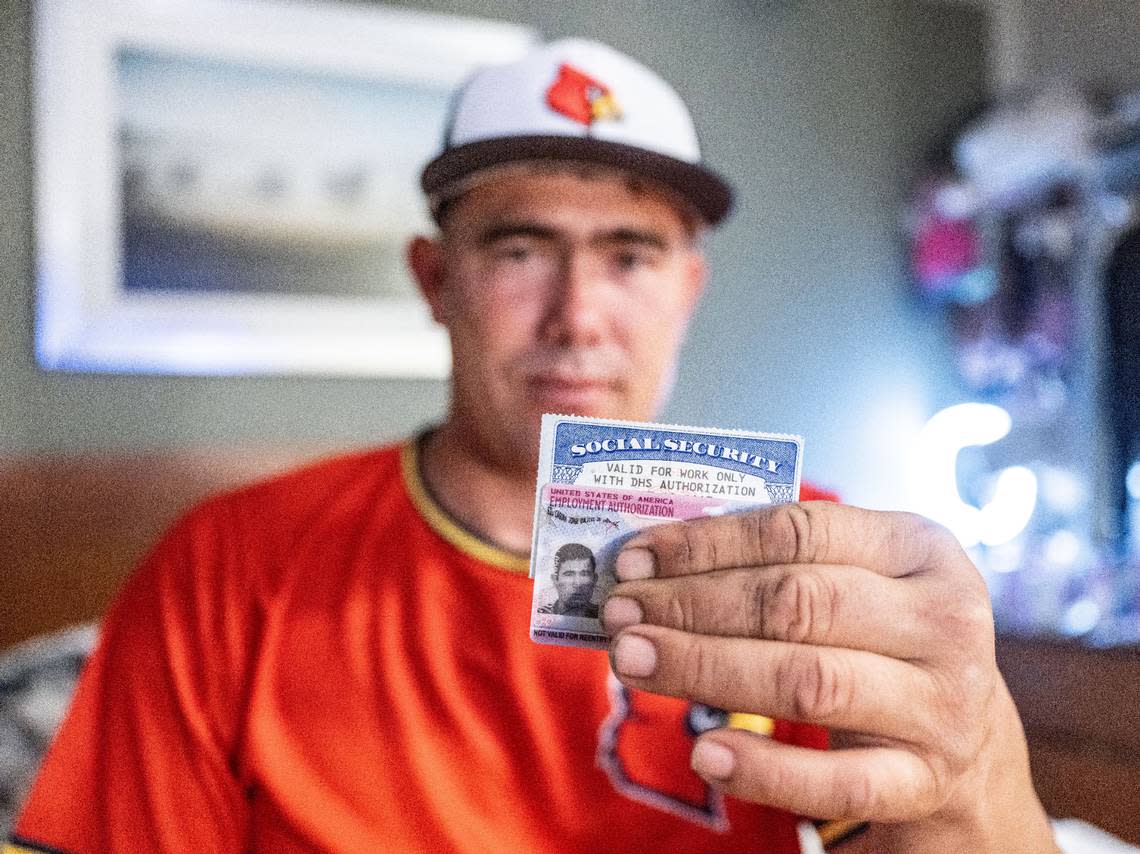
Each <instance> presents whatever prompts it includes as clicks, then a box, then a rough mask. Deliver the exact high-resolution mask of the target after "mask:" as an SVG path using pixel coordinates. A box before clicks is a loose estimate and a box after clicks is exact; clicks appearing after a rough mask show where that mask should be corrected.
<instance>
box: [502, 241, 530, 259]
mask: <svg viewBox="0 0 1140 854" xmlns="http://www.w3.org/2000/svg"><path fill="white" fill-rule="evenodd" d="M495 255H496V257H498V258H499V259H500V260H502V261H514V262H518V263H521V262H523V261H529V260H530V259H531V258H533V257H534V250H533V249H532V248H531V247H530V246H524V245H522V244H518V243H516V244H512V245H507V246H502V247H500V248H499V250H498V251H497V252H496V253H495Z"/></svg>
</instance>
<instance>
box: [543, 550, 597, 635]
mask: <svg viewBox="0 0 1140 854" xmlns="http://www.w3.org/2000/svg"><path fill="white" fill-rule="evenodd" d="M551 577H552V578H553V579H554V589H555V590H557V591H558V598H557V599H555V600H554V601H553V602H551V603H550V604H548V605H539V606H538V613H540V614H560V615H562V616H563V617H589V618H590V619H592V620H596V619H597V618H598V606H597V603H595V602H594V588H595V587H597V586H598V562H597V560H596V559H595V557H594V553H593V552H592V551H590V550H589V549H588V548H586V547H585V546H584V545H582V544H581V543H566V544H565V545H562V546H560V547H559V548H558V551H556V552H555V553H554V567H553V572H552V573H551Z"/></svg>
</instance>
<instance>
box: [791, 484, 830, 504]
mask: <svg viewBox="0 0 1140 854" xmlns="http://www.w3.org/2000/svg"><path fill="white" fill-rule="evenodd" d="M838 500H839V493H837V492H832V491H831V490H830V489H823V488H821V487H818V486H816V485H815V484H813V483H806V482H804V483H801V484H800V501H838Z"/></svg>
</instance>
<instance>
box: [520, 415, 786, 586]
mask: <svg viewBox="0 0 1140 854" xmlns="http://www.w3.org/2000/svg"><path fill="white" fill-rule="evenodd" d="M802 456H803V439H802V438H800V437H799V436H793V435H788V434H777V433H757V432H753V431H748V430H724V429H720V428H715V427H682V426H679V425H674V424H652V423H645V422H637V421H613V420H608V419H597V418H582V417H579V416H571V415H544V416H543V417H542V436H541V445H540V449H539V464H538V477H537V483H536V489H535V536H536V537H537V533H538V526H539V521H540V514H541V512H542V489H543V487H544V486H546V485H548V484H561V485H575V486H581V487H606V488H610V489H625V490H632V491H638V492H644V493H654V494H662V495H686V496H691V497H704V498H713V499H718V500H723V501H731V502H739V503H742V504H748V505H762V504H775V503H781V502H786V501H795V500H797V499H798V498H799V490H800V468H801V461H802ZM532 545H533V544H532ZM531 553H532V562H531V577H532V578H533V577H534V574H535V566H534V560H533V555H534V549H533V547H532V551H531Z"/></svg>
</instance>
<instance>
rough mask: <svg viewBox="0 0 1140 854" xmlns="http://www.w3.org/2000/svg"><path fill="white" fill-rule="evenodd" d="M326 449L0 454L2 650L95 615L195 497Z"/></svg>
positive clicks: (311, 447) (287, 464)
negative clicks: (148, 549)
mask: <svg viewBox="0 0 1140 854" xmlns="http://www.w3.org/2000/svg"><path fill="white" fill-rule="evenodd" d="M331 452H332V449H331V448H329V447H317V446H308V447H273V448H264V447H263V448H214V449H192V450H170V451H161V450H155V451H144V452H126V451H123V452H100V453H90V454H82V455H63V454H37V455H32V456H15V455H8V456H0V650H3V649H6V648H7V647H9V646H11V645H12V644H14V643H17V642H19V641H21V640H24V639H26V638H29V637H33V636H35V635H38V634H41V633H44V632H49V631H52V630H54V629H58V628H61V627H63V626H67V625H70V624H73V623H77V622H84V621H88V620H93V619H96V618H98V617H99V615H100V614H102V613H103V611H104V609H105V608H106V606H107V603H108V602H109V601H110V599H111V597H112V596H113V595H114V593H115V591H116V590H117V589H118V587H119V585H120V584H121V583H122V581H123V579H124V577H125V576H126V575H127V574H128V573H129V572H130V571H131V569H132V568H133V566H134V565H135V563H136V562H137V561H138V560H139V558H140V557H141V556H142V555H143V553H144V552H145V551H146V550H147V548H148V547H149V546H150V545H151V544H152V543H153V542H154V541H155V539H156V538H157V537H158V536H159V534H160V533H161V532H162V531H163V530H164V529H165V528H166V527H167V526H168V525H169V524H170V523H171V522H172V521H173V520H174V519H175V518H176V517H177V516H178V514H179V513H180V512H181V511H183V510H185V509H186V508H187V507H189V506H190V505H191V504H193V503H194V502H196V501H197V500H199V499H201V498H203V497H205V496H207V495H210V494H212V493H215V492H219V491H222V490H225V489H229V488H231V487H235V486H238V485H240V484H242V483H245V482H248V481H252V480H255V479H258V478H261V477H265V476H268V475H271V474H273V473H276V472H280V471H284V470H285V469H288V468H291V467H293V466H295V465H298V464H300V463H302V462H304V461H306V460H308V459H312V458H314V457H317V456H321V455H325V454H328V453H331Z"/></svg>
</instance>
